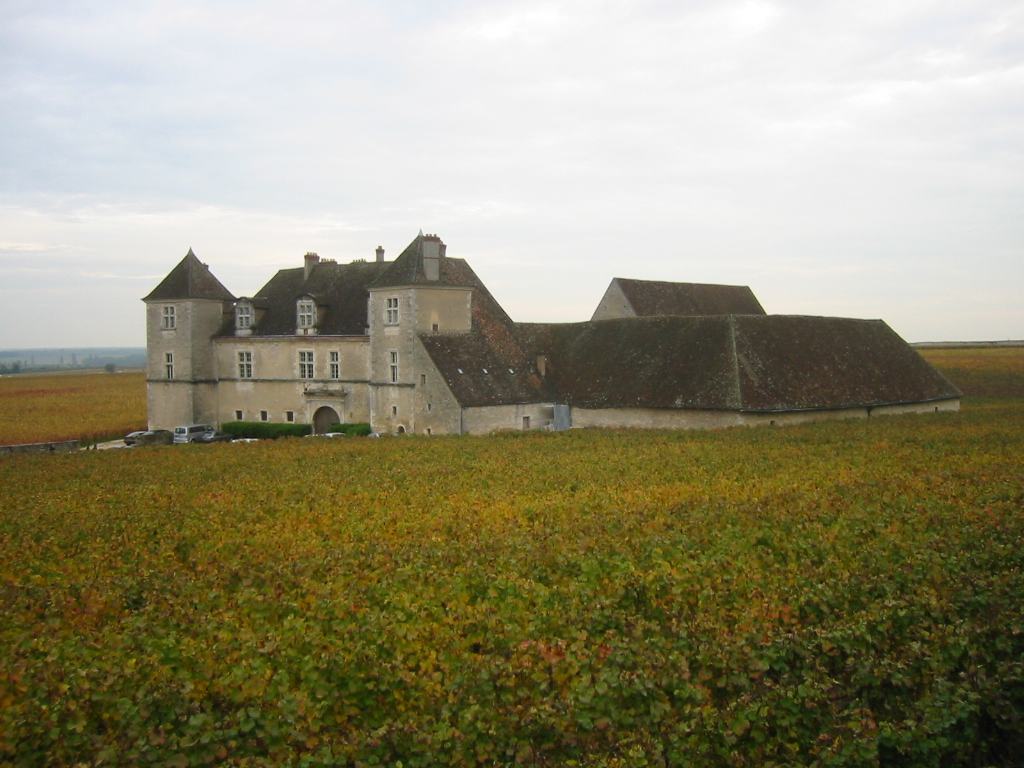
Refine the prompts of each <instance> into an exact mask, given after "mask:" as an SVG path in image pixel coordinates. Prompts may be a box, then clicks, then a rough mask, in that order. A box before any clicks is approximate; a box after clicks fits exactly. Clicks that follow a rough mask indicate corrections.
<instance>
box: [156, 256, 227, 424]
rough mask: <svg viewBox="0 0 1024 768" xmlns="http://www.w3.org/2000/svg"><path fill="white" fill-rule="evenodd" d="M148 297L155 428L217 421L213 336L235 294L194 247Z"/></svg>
mask: <svg viewBox="0 0 1024 768" xmlns="http://www.w3.org/2000/svg"><path fill="white" fill-rule="evenodd" d="M143 301H144V302H145V304H146V396H147V401H148V402H147V405H148V411H149V428H150V429H172V428H174V427H175V426H177V425H179V424H193V423H210V424H213V423H215V422H216V421H217V402H216V400H217V395H216V379H217V371H216V364H215V357H214V350H213V345H212V344H211V341H210V340H211V338H212V337H213V336H214V335H215V334H217V333H218V332H219V331H220V330H221V328H222V327H223V325H224V322H225V319H226V318H229V317H230V316H231V314H232V312H233V305H234V301H235V297H234V296H232V295H231V292H230V291H228V289H227V288H225V287H224V286H223V285H222V284H221V282H220V281H219V280H218V279H217V278H216V277H214V276H213V273H212V272H210V269H209V267H207V266H206V265H205V264H203V263H202V262H201V261H199V259H198V258H196V255H195V254H194V253H193V252H192V249H191V248H189V251H188V253H187V254H186V255H185V258H183V259H182V260H181V261H180V262H178V265H177V266H176V267H174V269H172V270H171V271H170V273H169V274H168V275H167V277H165V278H164V279H163V280H162V281H161V282H160V284H159V285H158V286H157V287H156V288H154V289H153V290H152V291H151V292H150V294H149V295H148V296H146V297H145V298H144V299H143Z"/></svg>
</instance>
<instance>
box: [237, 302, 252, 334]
mask: <svg viewBox="0 0 1024 768" xmlns="http://www.w3.org/2000/svg"><path fill="white" fill-rule="evenodd" d="M235 321H236V323H235V326H236V327H237V328H240V329H245V328H251V327H252V307H250V306H249V305H248V304H239V305H238V306H237V307H236V308H235Z"/></svg>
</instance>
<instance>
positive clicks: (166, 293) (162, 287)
mask: <svg viewBox="0 0 1024 768" xmlns="http://www.w3.org/2000/svg"><path fill="white" fill-rule="evenodd" d="M174 299H215V300H217V301H234V300H235V297H234V296H233V295H232V294H231V291H229V290H228V289H227V288H225V287H224V286H223V285H222V284H221V282H220V280H218V279H217V278H216V277H214V276H213V273H212V272H211V271H210V268H209V267H208V266H206V265H205V264H203V263H202V262H201V261H199V259H198V258H196V255H195V254H194V253H193V252H192V249H191V248H189V249H188V253H186V254H185V258H183V259H182V260H181V261H179V262H178V265H177V266H176V267H175V268H174V269H172V270H171V271H170V272H169V273H168V275H167V277H165V278H164V279H163V280H161V281H160V284H159V285H158V286H157V287H156V288H154V289H153V290H152V291H150V292H149V295H148V296H146V298H144V299H143V301H171V300H174Z"/></svg>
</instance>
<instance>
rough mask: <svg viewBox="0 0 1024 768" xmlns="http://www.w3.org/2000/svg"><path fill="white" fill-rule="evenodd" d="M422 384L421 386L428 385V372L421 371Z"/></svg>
mask: <svg viewBox="0 0 1024 768" xmlns="http://www.w3.org/2000/svg"><path fill="white" fill-rule="evenodd" d="M420 386H421V387H425V386H427V374H425V373H421V374H420Z"/></svg>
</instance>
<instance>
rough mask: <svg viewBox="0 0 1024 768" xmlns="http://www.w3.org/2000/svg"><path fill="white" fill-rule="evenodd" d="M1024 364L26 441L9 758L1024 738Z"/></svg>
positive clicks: (2, 686) (322, 758)
mask: <svg viewBox="0 0 1024 768" xmlns="http://www.w3.org/2000/svg"><path fill="white" fill-rule="evenodd" d="M940 351H941V352H945V350H940ZM1017 354H1018V355H1020V351H1019V350H1018V353H1017ZM929 356H930V355H929ZM1010 359H1011V360H1015V361H1019V357H1018V358H1012V357H1011V358H1010ZM955 362H957V361H956V360H953V361H952V363H955ZM947 363H948V364H950V368H952V363H951V361H949V360H947ZM1010 364H1011V363H1007V362H1006V360H1005V359H1003V358H1001V357H992V356H989V357H983V358H982V359H980V360H979V359H978V358H972V359H971V360H970V361H968V362H963V367H964V369H965V370H970V371H971V372H972V373H971V375H972V376H974V377H975V378H974V384H972V386H979V385H987V384H986V383H988V384H990V385H991V386H992V387H996V386H998V387H999V390H998V391H996V390H995V389H992V390H989V391H985V392H979V394H986V395H989V397H987V398H985V399H969V400H967V401H966V402H965V407H964V410H963V411H962V412H961V413H959V414H952V413H951V414H933V415H928V416H906V417H889V418H882V419H874V420H871V421H857V422H855V421H851V422H831V423H819V424H809V425H804V426H799V427H787V428H780V429H776V428H756V429H744V428H740V429H731V430H724V431H718V432H652V433H648V432H633V431H571V432H564V433H529V434H524V433H521V434H507V435H502V436H497V437H489V438H467V437H461V438H436V437H435V438H420V437H411V436H410V437H405V438H401V439H384V440H359V439H346V440H333V441H316V440H303V439H287V440H283V441H277V442H273V443H271V442H260V443H253V444H247V445H232V444H219V445H210V446H168V447H166V448H160V447H157V448H148V449H144V450H138V451H134V450H133V451H119V452H106V453H105V452H88V453H81V454H76V455H66V456H20V457H12V458H10V459H8V460H5V461H2V462H0V483H2V487H3V488H4V493H3V495H2V497H0V615H2V616H3V617H4V621H3V622H2V623H0V764H12V765H76V764H89V765H92V764H115V765H122V764H130V765H160V766H168V765H170V766H187V765H209V764H215V763H227V764H232V765H240V766H264V765H267V766H269V765H311V766H312V765H324V766H327V765H352V766H371V765H389V766H391V765H401V766H405V767H406V768H408V767H409V766H436V765H451V766H470V765H516V764H518V765H533V766H570V765H573V766H589V767H590V768H599V767H603V768H611V767H612V766H623V767H625V766H645V765H649V766H666V765H668V766H678V765H694V766H772V765H774V766H783V765H818V766H840V765H843V766H845V765H856V766H860V765H864V766H869V765H879V764H882V765H906V766H918V765H926V766H940V765H942V766H945V765H972V766H973V765H977V766H985V765H999V766H1010V765H1019V759H1020V758H1019V756H1020V755H1021V754H1024V511H1022V510H1024V481H1022V478H1024V458H1022V457H1024V397H1022V396H1024V393H1022V392H1020V387H1021V383H1020V379H1019V377H1018V375H1017V374H1012V375H1009V376H1007V375H1005V367H1006V366H1007V365H1010ZM1013 364H1016V363H1013ZM951 375H952V374H951ZM953 379H954V381H957V379H956V378H955V376H954V377H953ZM1005 387H1009V390H1007V389H1005ZM995 395H1001V396H995Z"/></svg>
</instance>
